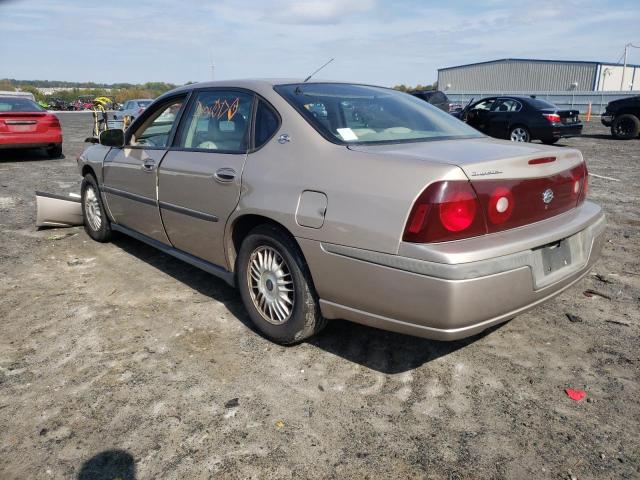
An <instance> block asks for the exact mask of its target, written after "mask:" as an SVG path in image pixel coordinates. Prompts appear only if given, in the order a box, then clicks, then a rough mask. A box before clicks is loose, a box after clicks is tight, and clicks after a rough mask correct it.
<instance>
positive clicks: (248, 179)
mask: <svg viewBox="0 0 640 480" xmlns="http://www.w3.org/2000/svg"><path fill="white" fill-rule="evenodd" d="M78 161H79V168H80V172H81V173H82V175H83V176H84V180H83V184H82V207H83V215H84V218H85V229H86V231H87V233H88V234H89V235H90V236H91V237H92V238H94V239H95V240H98V241H107V240H108V239H109V238H110V236H111V233H112V232H113V231H117V232H122V233H124V234H127V235H129V236H131V237H133V238H136V239H138V240H140V241H143V242H146V243H148V244H150V245H152V246H154V247H157V248H158V249H160V250H162V251H164V252H166V253H168V254H170V255H173V256H175V257H177V258H179V259H182V260H184V261H186V262H188V263H190V264H192V265H195V266H197V267H200V268H202V269H204V270H206V271H207V272H210V273H212V274H214V275H216V276H218V277H220V278H222V279H224V280H225V281H227V282H228V283H229V284H231V285H235V286H237V287H238V288H239V290H240V294H241V297H242V300H243V302H244V305H245V306H246V308H247V310H248V312H249V315H250V317H251V319H252V320H253V322H254V323H255V325H256V327H257V328H258V329H259V330H260V331H261V332H262V333H263V334H264V335H266V336H267V337H269V338H270V339H272V340H274V341H276V342H279V343H282V344H290V343H295V342H299V341H301V340H303V339H305V338H307V337H309V336H310V335H313V334H314V333H316V332H318V331H319V330H320V329H321V328H322V327H323V325H324V324H325V322H326V320H327V319H347V320H351V321H354V322H359V323H362V324H366V325H370V326H374V327H378V328H383V329H387V330H394V331H398V332H403V333H407V334H411V335H418V336H422V337H429V338H435V339H443V340H452V339H457V338H462V337H467V336H470V335H473V334H476V333H478V332H481V331H482V330H484V329H486V328H488V327H490V326H492V325H495V324H498V323H500V322H505V321H507V320H509V319H511V318H513V317H514V316H516V315H518V314H520V313H522V312H524V311H526V310H528V309H530V308H532V307H535V306H536V305H539V304H540V303H542V302H544V301H546V300H548V299H550V298H551V297H553V296H555V295H557V294H558V293H560V292H562V291H563V290H564V289H566V288H568V287H569V286H571V285H572V284H573V283H575V282H577V281H578V280H579V279H580V278H582V277H583V276H584V275H585V274H586V273H587V272H588V270H589V269H590V268H591V266H592V265H593V263H594V262H595V261H596V259H597V258H598V256H599V254H600V250H601V247H602V243H603V238H604V235H603V233H604V230H605V218H604V215H603V213H602V210H601V209H600V207H599V206H598V205H596V204H594V203H592V202H590V201H587V200H585V196H586V193H587V168H586V165H585V162H584V161H583V158H582V155H581V153H580V152H579V151H577V150H573V149H568V148H554V147H548V146H544V145H536V144H514V143H512V142H506V141H501V140H495V139H492V138H488V137H486V136H485V135H482V134H480V133H479V132H477V131H476V130H474V129H472V128H471V127H469V126H468V125H466V124H464V123H462V122H460V121H459V120H457V119H455V118H453V117H451V116H450V115H448V114H447V113H444V112H442V111H441V110H438V109H437V108H435V107H432V106H430V105H429V104H428V103H426V102H424V101H422V100H420V99H418V98H415V97H412V96H411V95H408V94H405V93H401V92H397V91H394V90H390V89H386V88H380V87H373V86H366V85H355V84H346V83H331V82H316V83H304V82H300V81H296V80H283V81H273V80H271V81H270V80H246V81H230V82H211V83H200V84H195V85H188V86H185V87H181V88H178V89H176V90H173V91H171V92H169V93H167V94H165V95H163V96H162V97H160V98H158V99H157V100H155V101H154V102H153V104H152V105H150V106H149V107H148V108H147V109H146V110H145V112H144V113H143V114H142V115H141V116H140V117H139V118H138V119H137V120H136V121H135V122H134V123H133V124H132V125H131V127H130V128H129V129H128V130H127V131H126V132H124V131H122V130H107V131H106V132H103V133H102V134H101V136H100V144H97V145H93V146H90V147H89V148H87V149H86V150H85V151H84V153H83V154H82V155H81V156H80V157H79V159H78Z"/></svg>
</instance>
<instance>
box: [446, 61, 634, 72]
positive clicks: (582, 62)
mask: <svg viewBox="0 0 640 480" xmlns="http://www.w3.org/2000/svg"><path fill="white" fill-rule="evenodd" d="M503 62H532V63H581V64H588V65H612V66H617V67H622V66H624V64H622V63H615V62H597V61H585V60H542V59H536V58H500V59H497V60H487V61H486V62H476V63H467V64H464V65H455V66H453V67H444V68H439V69H438V71H439V72H441V71H443V70H451V69H453V68H462V67H472V66H475V65H484V64H489V63H503ZM627 67H632V68H640V65H634V64H631V63H627Z"/></svg>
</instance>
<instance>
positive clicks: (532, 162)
mask: <svg viewBox="0 0 640 480" xmlns="http://www.w3.org/2000/svg"><path fill="white" fill-rule="evenodd" d="M555 161H556V157H542V158H534V159H532V160H529V165H540V164H541V163H551V162H555Z"/></svg>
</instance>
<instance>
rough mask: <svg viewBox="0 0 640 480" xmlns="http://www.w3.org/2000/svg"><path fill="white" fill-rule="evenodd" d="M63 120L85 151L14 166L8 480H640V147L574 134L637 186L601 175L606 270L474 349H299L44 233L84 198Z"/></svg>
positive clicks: (2, 424) (5, 296)
mask: <svg viewBox="0 0 640 480" xmlns="http://www.w3.org/2000/svg"><path fill="white" fill-rule="evenodd" d="M61 117H62V123H63V127H64V133H65V144H64V152H65V155H66V158H64V159H58V160H48V159H46V157H45V156H44V154H42V155H40V154H38V153H30V154H24V153H19V152H18V153H16V152H3V153H2V154H1V155H0V278H1V282H0V319H1V321H2V327H1V328H2V330H1V332H2V334H1V335H0V478H1V479H3V480H9V479H41V478H42V479H49V478H56V479H57V478H79V479H89V478H91V479H102V478H104V479H110V480H113V479H116V478H120V479H123V480H125V479H132V478H137V479H138V480H140V479H156V478H163V479H201V478H202V479H204V478H454V479H457V478H509V479H511V478H536V479H544V478H553V479H556V478H571V477H572V475H573V476H575V477H577V478H579V479H596V478H597V479H600V478H615V479H619V478H639V477H640V428H639V427H640V388H639V386H640V354H639V350H638V345H639V344H638V340H639V332H640V308H639V307H640V241H639V240H638V227H639V226H640V193H639V192H640V140H638V141H629V142H621V141H614V140H612V139H611V138H610V137H609V136H608V135H607V131H606V129H605V128H604V127H602V126H601V125H599V124H598V122H597V121H596V122H592V123H590V124H589V125H588V126H587V128H586V130H585V133H586V135H585V136H584V137H582V138H576V139H570V140H567V141H563V142H561V144H562V145H570V146H574V147H577V148H579V149H581V150H582V152H583V154H584V156H585V158H586V159H587V161H588V163H589V167H590V170H591V171H592V172H593V173H596V174H600V175H606V176H609V177H614V178H617V179H620V181H619V182H614V181H611V180H604V179H599V178H594V177H592V178H591V179H590V182H591V189H590V198H591V199H593V200H595V201H597V202H600V203H601V204H602V205H603V206H604V208H605V210H606V212H607V216H608V222H609V227H608V232H607V238H608V242H607V243H606V247H605V249H604V254H603V258H602V260H601V261H600V262H599V264H598V265H597V267H596V271H597V273H598V274H600V277H596V276H595V273H596V272H594V274H593V275H589V276H588V277H587V278H585V279H584V280H582V281H580V282H579V283H578V284H577V285H575V286H573V287H572V288H570V289H569V290H567V291H566V292H565V293H563V294H562V295H561V296H559V297H558V298H556V299H555V300H554V301H551V302H549V303H548V304H546V305H544V306H542V307H539V308H536V309H535V310H533V311H532V312H530V313H528V314H525V315H522V316H520V317H518V318H517V319H515V320H513V321H512V322H510V323H508V324H506V325H504V326H503V327H501V328H498V329H494V330H493V331H491V332H488V333H486V334H485V335H481V336H479V337H476V338H473V339H469V340H465V341H460V342H454V343H439V342H433V341H428V340H423V339H416V338H412V337H406V336H402V335H396V334H391V333H386V332H382V331H378V330H374V329H370V328H365V327H361V326H358V325H355V324H351V323H348V322H333V323H332V324H330V326H329V327H328V328H327V329H326V330H325V331H324V332H323V333H322V334H321V335H320V336H319V337H318V338H316V339H313V340H311V341H309V342H307V343H303V344H301V345H298V346H294V347H289V348H282V347H279V346H276V345H274V344H272V343H270V342H268V341H267V340H265V339H263V338H262V337H261V336H260V335H258V334H257V333H256V332H255V331H254V330H253V329H252V328H251V326H250V324H249V320H248V317H247V315H246V314H245V312H244V311H243V308H242V305H241V302H240V298H239V295H238V293H237V292H236V291H235V290H233V289H231V288H229V287H227V286H226V285H225V284H224V283H223V282H222V281H220V280H217V279H215V278H213V277H211V276H209V275H207V274H205V273H203V272H201V271H199V270H197V269H195V268H192V267H190V266H188V265H186V264H183V263H181V262H179V261H178V260H174V259H173V258H171V257H168V256H166V255H164V254H161V253H159V252H157V251H155V250H153V249H152V248H151V247H147V246H145V245H143V244H140V243H138V242H136V241H134V240H130V239H127V238H119V239H117V240H116V241H114V242H113V243H111V244H98V243H95V242H93V241H91V240H90V239H89V238H88V237H87V235H85V233H84V231H83V230H82V228H72V229H51V230H41V231H36V229H35V228H34V222H35V199H34V195H33V191H34V190H36V189H38V190H45V191H50V192H57V193H65V192H69V191H79V176H78V174H77V172H76V169H75V158H76V156H77V155H78V154H79V153H80V151H81V150H82V148H83V144H82V140H83V139H84V137H85V136H86V135H87V134H88V132H89V130H90V119H89V116H88V115H86V114H66V115H62V116H61ZM587 289H593V290H596V291H598V292H602V293H603V294H605V295H606V296H608V297H610V298H611V299H610V300H609V299H606V298H602V297H598V296H595V297H587V296H585V295H584V294H583V292H584V291H585V290H587ZM566 313H571V314H573V315H577V316H579V317H580V318H581V319H582V321H581V322H570V321H569V320H568V318H567V316H566V315H565V314H566ZM565 388H577V389H584V390H586V392H587V398H586V399H584V400H582V401H580V402H576V401H573V400H571V399H569V398H568V397H567V395H566V394H565V392H564V389H565Z"/></svg>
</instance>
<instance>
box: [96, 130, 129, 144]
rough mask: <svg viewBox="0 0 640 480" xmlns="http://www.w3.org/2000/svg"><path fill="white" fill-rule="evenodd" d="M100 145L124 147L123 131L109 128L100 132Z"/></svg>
mask: <svg viewBox="0 0 640 480" xmlns="http://www.w3.org/2000/svg"><path fill="white" fill-rule="evenodd" d="M99 139H100V145H104V146H105V147H118V148H121V147H124V130H122V129H121V128H110V129H108V130H105V131H104V132H100V136H99Z"/></svg>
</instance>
